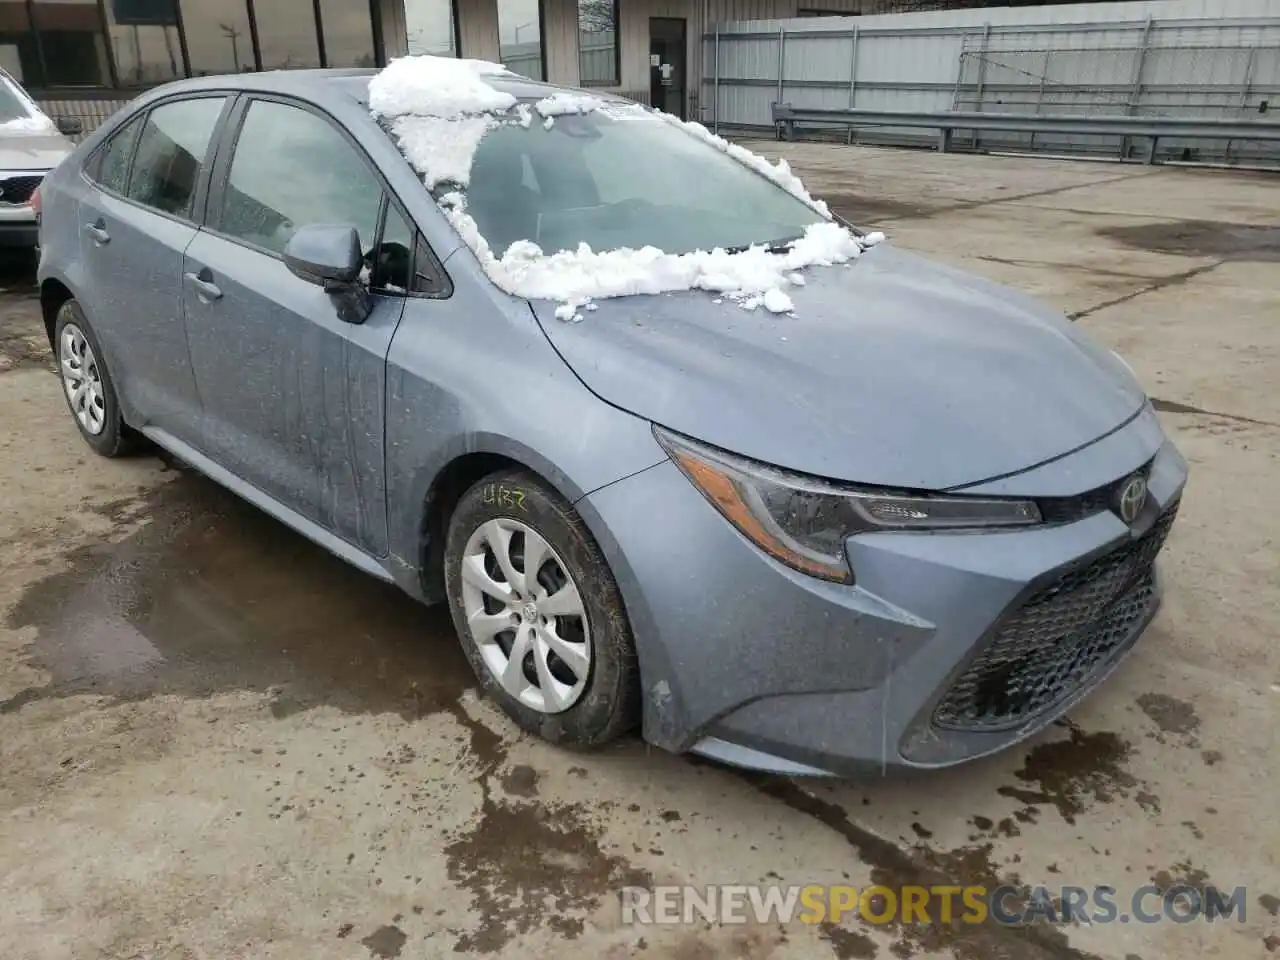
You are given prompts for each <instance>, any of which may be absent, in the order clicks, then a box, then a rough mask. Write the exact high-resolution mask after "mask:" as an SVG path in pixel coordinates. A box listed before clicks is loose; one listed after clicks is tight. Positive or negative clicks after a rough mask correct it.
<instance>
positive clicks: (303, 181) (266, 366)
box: [183, 99, 406, 556]
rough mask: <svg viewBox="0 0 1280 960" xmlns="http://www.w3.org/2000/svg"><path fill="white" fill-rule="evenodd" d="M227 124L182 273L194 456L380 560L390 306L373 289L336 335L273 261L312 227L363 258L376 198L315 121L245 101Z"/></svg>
mask: <svg viewBox="0 0 1280 960" xmlns="http://www.w3.org/2000/svg"><path fill="white" fill-rule="evenodd" d="M232 123H233V125H235V124H237V123H238V124H239V125H240V127H239V133H238V136H237V138H236V143H235V146H234V149H233V150H232V152H231V153H230V154H229V156H226V157H225V158H220V159H219V162H218V167H217V169H216V170H215V172H214V182H213V183H212V184H211V186H210V197H209V216H208V226H207V227H206V229H204V230H201V231H200V233H199V234H198V235H197V236H196V238H195V240H194V241H192V243H191V246H190V247H188V248H187V255H186V262H185V264H184V265H183V279H184V299H183V304H184V308H185V314H186V322H187V336H188V339H189V340H190V343H191V361H192V365H193V367H194V369H195V376H196V383H197V385H198V386H199V388H200V397H201V399H202V401H203V403H204V414H205V424H204V439H205V443H206V444H207V445H208V453H209V455H210V456H211V457H212V458H213V459H214V460H216V461H218V463H219V464H220V465H221V466H224V467H226V468H227V469H229V470H231V471H232V472H233V473H235V474H236V475H237V476H239V477H240V478H241V479H242V480H244V481H246V482H248V483H250V484H252V485H253V486H255V487H257V488H258V489H259V490H261V491H262V492H263V493H266V494H267V495H268V496H270V497H272V498H273V499H275V500H277V501H279V502H280V503H282V504H283V505H284V506H286V507H288V508H289V509H291V510H294V511H295V512H297V513H300V514H301V515H302V516H303V517H305V518H306V519H308V520H310V521H312V522H313V523H316V524H318V525H319V526H320V527H322V528H323V529H325V530H327V531H329V532H331V533H333V534H336V535H337V536H339V537H341V538H343V539H344V540H346V541H347V542H349V543H352V544H354V545H356V546H357V547H359V548H360V549H362V550H364V551H365V552H366V553H369V554H371V555H373V556H385V555H386V553H387V512H386V483H385V460H384V454H383V439H384V420H385V418H384V403H385V394H386V356H387V350H388V348H389V347H390V344H391V338H392V336H393V335H394V333H395V330H396V327H397V325H398V324H399V322H400V316H401V313H402V311H403V308H404V300H403V297H402V296H396V295H392V294H390V293H387V294H385V295H379V294H377V293H376V287H375V295H374V298H373V299H374V301H375V306H374V309H373V312H372V314H370V316H369V317H368V319H366V320H365V322H364V323H360V324H352V323H346V322H344V321H343V320H341V319H339V317H338V311H337V309H336V308H335V306H334V303H333V302H332V300H331V298H330V297H329V295H328V294H326V293H325V292H324V290H323V289H322V288H321V287H320V286H318V285H316V284H313V283H309V282H307V281H305V280H302V279H300V278H299V277H297V276H295V275H294V274H293V273H291V272H290V271H289V269H288V268H287V267H286V266H285V264H284V260H283V257H282V253H283V250H284V247H285V244H286V243H287V242H288V240H289V238H290V237H291V236H292V235H293V233H294V232H295V231H296V230H297V229H298V228H299V227H302V226H306V225H308V224H321V223H323V224H345V225H350V226H352V227H355V228H356V230H357V231H358V232H359V234H360V239H361V243H362V244H363V246H364V248H365V249H372V248H373V247H374V246H375V245H376V244H377V242H378V236H379V232H380V229H381V224H382V222H383V212H384V206H385V204H386V203H387V199H388V198H387V197H386V195H385V193H384V191H383V188H382V185H381V182H380V181H379V179H378V177H377V176H376V175H375V173H374V171H373V169H372V167H371V166H370V164H369V162H368V160H367V158H366V157H365V156H364V155H363V154H362V152H361V151H360V150H359V149H358V148H357V147H356V146H355V144H354V143H353V142H352V141H351V140H350V139H349V138H348V137H347V136H346V134H344V133H343V132H342V131H341V130H340V129H339V128H338V127H337V126H335V125H334V123H333V122H332V121H331V120H329V119H328V118H327V117H324V116H321V115H320V114H318V113H314V112H312V111H311V110H309V109H306V108H304V107H303V106H301V105H297V104H294V103H290V102H283V101H277V100H267V99H262V100H257V99H255V100H250V101H247V102H246V103H245V105H244V107H243V108H242V113H241V114H240V115H239V116H237V117H236V118H233V120H232ZM224 153H225V151H224ZM391 210H392V212H393V213H394V211H395V208H394V207H392V208H391ZM396 216H398V214H396ZM388 230H390V228H388ZM400 232H406V231H405V230H403V229H402V230H401V231H400Z"/></svg>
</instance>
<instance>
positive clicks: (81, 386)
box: [58, 323, 107, 437]
mask: <svg viewBox="0 0 1280 960" xmlns="http://www.w3.org/2000/svg"><path fill="white" fill-rule="evenodd" d="M58 369H59V372H60V373H61V375H62V386H63V388H64V389H65V390H66V391H67V400H68V401H69V402H70V404H71V412H72V413H73V414H75V417H76V419H77V420H78V421H79V422H80V426H81V427H82V428H83V429H84V431H85V432H86V433H88V434H91V435H92V436H95V437H96V436H98V434H100V433H102V431H103V428H104V427H105V426H106V423H107V394H106V389H105V388H104V387H103V384H102V373H101V371H99V369H98V358H97V357H96V356H95V355H94V352H93V347H92V346H90V345H89V340H88V338H87V337H85V335H84V331H83V330H81V329H80V328H79V327H78V326H77V325H76V324H74V323H68V324H67V325H66V326H64V327H63V328H62V338H61V339H60V340H59V342H58Z"/></svg>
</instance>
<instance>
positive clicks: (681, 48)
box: [649, 17, 688, 120]
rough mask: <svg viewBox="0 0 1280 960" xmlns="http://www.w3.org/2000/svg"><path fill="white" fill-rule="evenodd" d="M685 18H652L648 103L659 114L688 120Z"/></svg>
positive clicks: (650, 26) (650, 19) (650, 24)
mask: <svg viewBox="0 0 1280 960" xmlns="http://www.w3.org/2000/svg"><path fill="white" fill-rule="evenodd" d="M685 25H686V20H685V18H684V17H650V18H649V103H650V104H651V105H652V106H655V107H657V108H658V109H659V110H665V111H666V112H667V113H673V114H675V115H676V116H677V117H679V118H680V119H681V120H687V119H688V117H686V116H685V66H686V62H687V61H686V47H685Z"/></svg>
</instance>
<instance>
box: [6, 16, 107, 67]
mask: <svg viewBox="0 0 1280 960" xmlns="http://www.w3.org/2000/svg"><path fill="white" fill-rule="evenodd" d="M14 5H15V4H13V3H12V2H6V3H5V4H4V6H5V7H10V6H14ZM30 10H31V11H32V15H33V16H34V18H35V21H34V23H31V24H30V26H31V27H32V28H33V29H32V32H31V33H29V34H28V35H27V36H26V37H23V38H21V39H20V40H19V41H18V43H17V47H18V51H19V58H20V60H21V62H22V81H23V83H24V84H25V85H27V86H33V87H34V86H45V87H56V86H64V85H74V86H105V85H106V84H109V83H110V82H111V72H110V70H109V69H108V67H107V46H106V41H105V39H104V35H103V31H102V17H101V15H100V12H99V10H98V4H97V0H71V2H65V3H64V2H61V0H35V2H34V3H32V4H31V5H30ZM6 19H7V20H9V21H12V20H13V18H12V17H11V16H7V18H6Z"/></svg>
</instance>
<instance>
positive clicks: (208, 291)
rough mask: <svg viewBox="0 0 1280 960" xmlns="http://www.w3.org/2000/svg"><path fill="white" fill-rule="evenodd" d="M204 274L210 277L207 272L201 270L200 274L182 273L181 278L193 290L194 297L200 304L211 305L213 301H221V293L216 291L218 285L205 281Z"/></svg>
mask: <svg viewBox="0 0 1280 960" xmlns="http://www.w3.org/2000/svg"><path fill="white" fill-rule="evenodd" d="M205 274H208V275H209V276H212V274H210V273H209V271H208V270H201V271H200V273H184V274H183V275H182V277H183V279H184V280H186V281H187V283H188V284H190V285H191V286H192V287H194V288H195V291H196V296H197V297H199V298H200V300H201V302H203V303H213V301H215V300H221V299H222V291H221V290H219V289H218V285H217V284H216V283H214V282H213V281H212V280H206V279H205V278H204V275H205Z"/></svg>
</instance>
